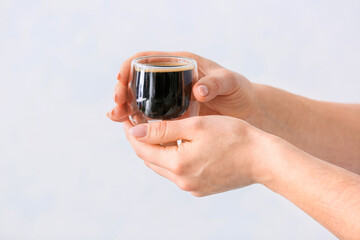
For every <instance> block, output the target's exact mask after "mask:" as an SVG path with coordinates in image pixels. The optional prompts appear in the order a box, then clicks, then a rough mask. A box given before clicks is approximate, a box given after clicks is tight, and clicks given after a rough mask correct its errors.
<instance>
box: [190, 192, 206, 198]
mask: <svg viewBox="0 0 360 240" xmlns="http://www.w3.org/2000/svg"><path fill="white" fill-rule="evenodd" d="M190 193H191V195H193V196H194V197H205V196H206V194H205V193H202V192H197V191H192V192H190Z"/></svg>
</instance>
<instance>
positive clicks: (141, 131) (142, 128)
mask: <svg viewBox="0 0 360 240" xmlns="http://www.w3.org/2000/svg"><path fill="white" fill-rule="evenodd" d="M147 128H148V126H147V125H138V126H135V127H132V128H130V130H129V133H130V134H131V135H133V136H134V137H136V138H141V137H145V136H146V134H147Z"/></svg>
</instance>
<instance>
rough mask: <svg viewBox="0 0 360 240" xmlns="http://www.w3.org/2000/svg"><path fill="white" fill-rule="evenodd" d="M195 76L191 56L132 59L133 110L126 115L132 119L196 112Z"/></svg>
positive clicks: (157, 118)
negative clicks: (193, 91)
mask: <svg viewBox="0 0 360 240" xmlns="http://www.w3.org/2000/svg"><path fill="white" fill-rule="evenodd" d="M196 77H197V71H196V62H195V61H194V60H193V59H188V58H183V57H171V56H148V57H143V58H138V59H135V60H133V62H132V82H131V90H132V95H133V100H132V104H131V105H132V108H133V112H132V114H131V115H130V117H131V119H132V120H133V122H134V123H142V122H147V121H149V120H170V119H177V118H180V117H182V116H183V117H189V116H194V115H197V114H196V108H197V107H196V106H195V105H196V104H195V103H194V101H193V100H192V85H193V82H194V79H195V78H196ZM192 105H194V106H192ZM191 106H192V107H191ZM190 107H191V109H189V108H190ZM194 110H195V112H194ZM186 113H187V114H186ZM136 118H137V119H136Z"/></svg>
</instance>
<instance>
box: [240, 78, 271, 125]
mask: <svg viewBox="0 0 360 240" xmlns="http://www.w3.org/2000/svg"><path fill="white" fill-rule="evenodd" d="M251 84H252V88H253V92H254V97H253V101H252V104H251V105H252V107H251V113H250V114H249V116H248V117H247V118H246V119H245V121H247V122H248V123H250V124H251V125H253V126H255V127H257V128H259V129H262V130H264V125H265V122H266V115H267V108H266V106H265V103H266V100H265V99H266V95H268V92H269V91H270V88H269V87H268V86H266V85H262V84H258V83H251Z"/></svg>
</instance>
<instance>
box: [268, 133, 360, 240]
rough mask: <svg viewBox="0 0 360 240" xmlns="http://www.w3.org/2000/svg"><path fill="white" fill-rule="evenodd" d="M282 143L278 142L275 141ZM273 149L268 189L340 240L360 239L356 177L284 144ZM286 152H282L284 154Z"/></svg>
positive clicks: (359, 188) (359, 186)
mask: <svg viewBox="0 0 360 240" xmlns="http://www.w3.org/2000/svg"><path fill="white" fill-rule="evenodd" d="M279 141H282V140H279ZM285 145H287V146H286V148H281V149H280V148H277V147H273V154H272V156H276V157H272V158H270V159H269V161H271V164H270V163H269V165H270V167H269V172H271V174H270V176H271V177H270V178H269V180H268V181H266V182H264V185H265V186H266V187H268V188H269V189H271V190H273V191H275V192H277V193H279V194H280V195H282V196H284V197H285V198H287V199H288V200H290V201H291V202H293V203H294V204H295V205H297V206H298V207H299V208H301V209H302V210H304V211H305V212H306V213H308V214H309V215H310V216H311V217H313V218H314V219H315V220H316V221H318V222H319V223H320V224H322V225H323V226H325V227H326V228H327V229H329V230H330V231H331V232H332V233H334V234H335V235H336V236H337V237H339V238H340V239H356V238H357V237H359V236H360V177H359V176H358V175H356V174H354V173H352V172H349V171H347V170H345V169H343V168H340V167H337V166H335V165H332V164H330V163H327V162H324V161H322V160H320V159H317V158H315V157H312V156H310V155H308V154H307V153H305V152H302V151H301V150H299V149H297V148H295V147H293V146H291V145H290V144H288V143H285ZM284 149H286V150H284Z"/></svg>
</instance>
